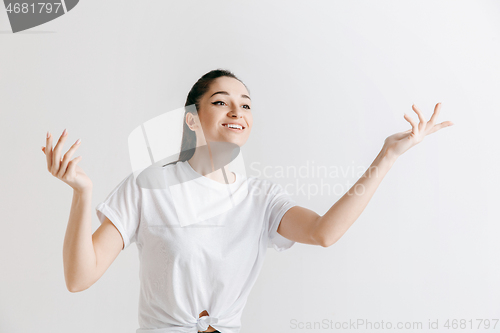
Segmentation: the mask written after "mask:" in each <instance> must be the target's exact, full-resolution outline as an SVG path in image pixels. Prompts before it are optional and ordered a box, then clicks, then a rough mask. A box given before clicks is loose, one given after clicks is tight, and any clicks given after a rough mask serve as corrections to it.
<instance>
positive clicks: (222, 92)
mask: <svg viewBox="0 0 500 333" xmlns="http://www.w3.org/2000/svg"><path fill="white" fill-rule="evenodd" d="M216 94H223V95H229V94H228V92H227V91H218V92H216V93H213V94H212V96H213V95H216ZM212 96H210V97H212ZM241 97H243V98H248V99H249V100H252V99H251V98H250V97H248V96H247V95H241Z"/></svg>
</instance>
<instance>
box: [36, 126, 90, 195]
mask: <svg viewBox="0 0 500 333" xmlns="http://www.w3.org/2000/svg"><path fill="white" fill-rule="evenodd" d="M67 137H68V132H67V131H66V130H64V131H63V133H62V134H61V137H60V138H59V140H58V141H57V144H56V146H55V147H54V149H52V134H50V133H47V146H46V147H42V151H43V152H44V153H45V156H46V158H47V169H48V170H49V172H50V173H51V174H52V175H53V176H54V177H56V178H58V179H60V180H62V181H63V182H65V183H66V184H68V185H69V186H71V187H72V188H73V189H74V190H75V191H83V190H85V189H89V188H92V181H91V180H90V178H89V177H88V176H87V174H85V172H84V171H83V170H82V169H81V168H80V167H79V166H78V165H77V163H78V162H80V161H81V160H82V156H78V157H76V158H74V159H73V160H71V161H70V159H71V156H73V154H74V153H75V151H76V149H77V148H78V147H79V146H80V139H78V140H77V141H76V142H75V143H74V144H73V145H72V146H71V148H70V149H69V150H68V151H67V152H66V154H64V158H62V159H61V150H62V148H63V145H64V142H66V139H67Z"/></svg>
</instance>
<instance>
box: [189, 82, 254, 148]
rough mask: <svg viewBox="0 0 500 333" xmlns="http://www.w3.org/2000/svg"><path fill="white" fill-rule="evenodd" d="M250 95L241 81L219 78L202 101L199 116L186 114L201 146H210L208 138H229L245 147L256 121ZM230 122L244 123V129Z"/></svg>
mask: <svg viewBox="0 0 500 333" xmlns="http://www.w3.org/2000/svg"><path fill="white" fill-rule="evenodd" d="M249 97H250V94H249V93H248V90H247V89H246V88H245V85H243V83H241V82H240V81H238V80H236V79H233V78H231V77H227V76H223V77H219V78H217V79H215V80H214V81H213V82H212V84H211V85H210V89H209V90H208V91H207V93H205V95H203V97H202V98H201V100H200V109H199V110H198V117H196V116H194V115H193V114H192V113H187V114H186V119H185V120H186V123H187V124H188V126H189V127H190V128H191V129H192V130H195V131H196V139H197V146H201V145H206V141H209V142H211V141H226V142H231V143H234V144H237V145H238V146H240V147H241V146H243V145H244V144H245V142H246V141H247V139H248V137H249V135H250V131H251V129H252V123H253V118H252V110H251V108H252V101H251V100H250V98H249ZM228 124H236V125H240V126H242V129H239V128H230V127H228ZM200 125H201V126H200Z"/></svg>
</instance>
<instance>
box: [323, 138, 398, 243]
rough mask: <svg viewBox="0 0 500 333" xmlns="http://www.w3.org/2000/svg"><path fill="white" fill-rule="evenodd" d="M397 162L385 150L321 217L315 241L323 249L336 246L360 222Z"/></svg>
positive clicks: (394, 157)
mask: <svg viewBox="0 0 500 333" xmlns="http://www.w3.org/2000/svg"><path fill="white" fill-rule="evenodd" d="M396 159H397V157H396V156H393V155H390V154H388V153H387V151H386V149H385V147H384V148H383V149H382V150H381V151H380V153H379V154H378V155H377V157H376V158H375V160H374V161H373V162H372V164H371V165H370V167H369V168H368V169H367V170H366V171H365V173H364V174H363V175H362V176H361V178H360V179H359V180H358V181H357V182H356V183H355V184H354V185H353V186H352V187H351V188H350V189H349V191H347V193H346V194H344V195H343V196H342V198H340V199H339V200H338V201H337V202H336V203H335V204H334V205H333V206H332V207H331V208H330V209H329V210H328V211H327V212H326V213H325V214H324V215H323V216H320V217H319V218H318V221H317V224H316V230H315V232H316V234H317V235H318V236H316V238H318V239H320V240H321V244H322V245H323V246H325V247H327V246H330V245H332V244H335V242H337V241H338V240H339V239H340V238H341V237H342V236H343V235H344V234H345V233H346V231H347V229H349V228H350V227H351V225H352V224H353V223H354V221H356V220H357V219H358V217H359V216H360V215H361V213H362V212H363V210H364V209H365V208H366V206H367V205H368V202H370V200H371V198H372V196H373V194H374V193H375V190H376V189H377V188H378V186H379V184H380V182H381V181H382V179H383V178H384V177H385V175H386V174H387V172H388V171H389V170H390V169H391V167H392V165H393V164H394V162H395V161H396Z"/></svg>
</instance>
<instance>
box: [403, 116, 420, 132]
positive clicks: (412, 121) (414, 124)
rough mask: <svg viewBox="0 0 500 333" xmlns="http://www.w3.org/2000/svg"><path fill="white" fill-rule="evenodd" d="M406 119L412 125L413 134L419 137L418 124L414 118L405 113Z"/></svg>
mask: <svg viewBox="0 0 500 333" xmlns="http://www.w3.org/2000/svg"><path fill="white" fill-rule="evenodd" d="M404 117H405V119H406V120H407V121H408V122H409V123H410V124H411V132H413V134H415V135H417V134H418V127H417V122H416V121H415V120H414V119H413V118H412V117H410V116H409V115H407V114H406V113H405V115H404Z"/></svg>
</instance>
